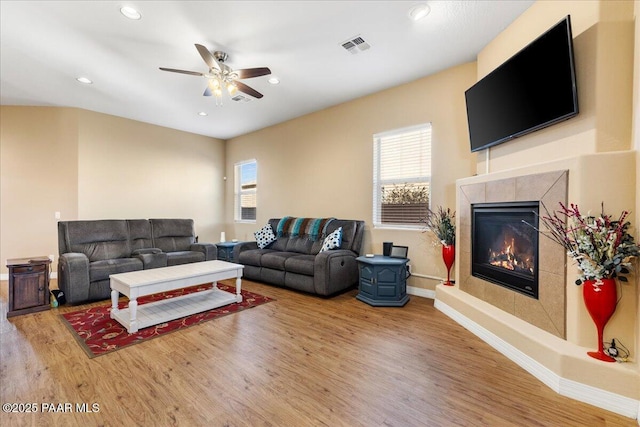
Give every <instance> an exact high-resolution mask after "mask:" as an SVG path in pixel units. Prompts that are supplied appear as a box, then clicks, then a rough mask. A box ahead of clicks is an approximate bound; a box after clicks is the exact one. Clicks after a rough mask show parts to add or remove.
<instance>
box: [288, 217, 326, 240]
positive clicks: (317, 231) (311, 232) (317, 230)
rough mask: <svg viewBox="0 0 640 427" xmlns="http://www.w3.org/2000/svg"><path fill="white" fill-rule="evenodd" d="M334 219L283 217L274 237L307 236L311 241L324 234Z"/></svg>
mask: <svg viewBox="0 0 640 427" xmlns="http://www.w3.org/2000/svg"><path fill="white" fill-rule="evenodd" d="M334 219H335V218H297V217H292V216H285V217H284V218H282V219H281V220H280V222H279V223H278V230H277V233H276V235H277V236H278V237H281V236H290V237H293V236H300V235H307V236H309V238H310V239H311V240H313V241H316V240H318V238H319V237H320V236H322V235H324V234H325V230H326V229H327V226H328V225H329V223H330V222H331V221H333V220H334Z"/></svg>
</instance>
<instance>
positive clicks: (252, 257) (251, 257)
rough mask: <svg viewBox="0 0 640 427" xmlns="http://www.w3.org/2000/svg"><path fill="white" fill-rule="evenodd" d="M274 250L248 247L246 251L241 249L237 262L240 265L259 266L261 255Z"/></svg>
mask: <svg viewBox="0 0 640 427" xmlns="http://www.w3.org/2000/svg"><path fill="white" fill-rule="evenodd" d="M270 252H275V251H274V250H273V249H250V250H248V251H242V252H241V253H240V255H239V256H238V262H239V263H240V264H242V265H254V266H256V267H261V266H262V264H261V262H260V260H261V259H262V255H264V254H268V253H270Z"/></svg>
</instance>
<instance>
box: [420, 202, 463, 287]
mask: <svg viewBox="0 0 640 427" xmlns="http://www.w3.org/2000/svg"><path fill="white" fill-rule="evenodd" d="M455 216H456V213H455V212H451V210H450V209H449V208H447V209H445V208H443V207H442V206H438V208H437V209H436V211H432V210H431V209H427V216H426V217H425V219H424V223H425V225H426V228H427V230H426V231H430V232H432V233H433V234H435V236H436V237H437V238H438V240H440V243H442V259H443V260H444V264H445V265H446V267H447V281H446V282H444V283H443V285H447V286H453V283H452V282H451V280H450V272H451V266H452V265H453V261H454V260H455V255H456V249H455V244H456V225H455Z"/></svg>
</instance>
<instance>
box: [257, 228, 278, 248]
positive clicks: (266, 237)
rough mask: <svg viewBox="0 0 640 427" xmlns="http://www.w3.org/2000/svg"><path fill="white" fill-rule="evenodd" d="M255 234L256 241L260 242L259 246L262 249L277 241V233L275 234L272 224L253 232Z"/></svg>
mask: <svg viewBox="0 0 640 427" xmlns="http://www.w3.org/2000/svg"><path fill="white" fill-rule="evenodd" d="M253 235H254V236H255V238H256V243H258V247H259V248H260V249H264V248H266V247H267V246H269V245H270V244H271V243H273V242H275V241H276V235H275V234H273V228H271V224H267V225H265V226H264V227H262V228H261V229H260V230H258V231H256V232H255V233H253Z"/></svg>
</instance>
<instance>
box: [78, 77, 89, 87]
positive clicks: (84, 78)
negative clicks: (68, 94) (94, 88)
mask: <svg viewBox="0 0 640 427" xmlns="http://www.w3.org/2000/svg"><path fill="white" fill-rule="evenodd" d="M76 80H77V81H79V82H80V83H84V84H86V85H90V84H91V83H93V82H92V81H91V80H89V79H88V78H86V77H78V78H76Z"/></svg>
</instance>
